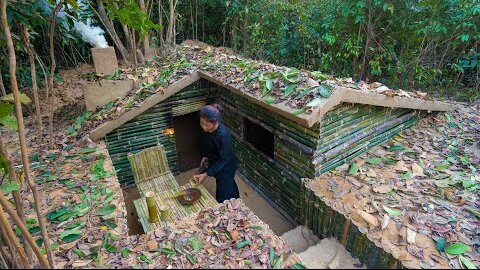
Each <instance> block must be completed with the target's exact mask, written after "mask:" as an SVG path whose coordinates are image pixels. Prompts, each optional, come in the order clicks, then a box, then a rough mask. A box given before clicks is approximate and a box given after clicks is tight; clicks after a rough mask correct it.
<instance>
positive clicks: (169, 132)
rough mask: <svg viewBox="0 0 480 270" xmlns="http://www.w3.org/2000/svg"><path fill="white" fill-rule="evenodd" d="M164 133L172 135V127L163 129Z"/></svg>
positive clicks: (173, 132)
mask: <svg viewBox="0 0 480 270" xmlns="http://www.w3.org/2000/svg"><path fill="white" fill-rule="evenodd" d="M164 133H165V134H167V135H173V134H175V131H174V129H173V128H167V129H165V131H164Z"/></svg>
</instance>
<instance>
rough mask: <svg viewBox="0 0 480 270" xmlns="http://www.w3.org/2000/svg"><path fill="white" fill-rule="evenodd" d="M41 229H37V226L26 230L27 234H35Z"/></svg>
mask: <svg viewBox="0 0 480 270" xmlns="http://www.w3.org/2000/svg"><path fill="white" fill-rule="evenodd" d="M41 230H42V229H41V228H40V227H39V226H35V227H32V228H30V229H28V232H29V233H30V234H36V233H39V232H40V231H41Z"/></svg>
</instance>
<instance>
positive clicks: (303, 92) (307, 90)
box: [295, 88, 314, 99]
mask: <svg viewBox="0 0 480 270" xmlns="http://www.w3.org/2000/svg"><path fill="white" fill-rule="evenodd" d="M313 89H314V88H307V89H305V90H303V91H302V92H301V93H300V94H299V95H298V96H296V97H295V99H301V98H302V97H304V96H306V95H308V94H310V92H312V91H313Z"/></svg>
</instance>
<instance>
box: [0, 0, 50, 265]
mask: <svg viewBox="0 0 480 270" xmlns="http://www.w3.org/2000/svg"><path fill="white" fill-rule="evenodd" d="M0 9H1V15H2V16H1V17H2V25H3V29H4V31H5V37H6V41H7V48H8V58H9V72H10V84H11V89H12V93H13V99H14V101H15V110H16V115H17V122H18V137H19V139H20V150H21V154H22V163H23V172H24V175H25V180H26V181H27V183H28V185H29V187H30V189H31V190H32V193H33V199H34V202H35V211H36V213H37V219H38V223H39V225H40V228H41V231H42V238H43V243H44V245H45V250H46V252H47V257H48V261H49V264H50V267H52V268H54V267H55V263H54V261H53V256H52V251H51V249H50V239H49V238H48V233H47V228H46V226H45V222H44V220H43V213H42V210H41V209H40V207H41V200H40V198H39V194H38V189H37V186H36V185H35V183H33V181H32V179H31V177H30V175H31V173H30V164H29V161H28V148H27V141H26V139H25V126H24V124H23V112H22V105H21V103H20V93H19V91H18V84H17V77H16V72H17V71H16V64H17V60H16V57H15V49H14V47H13V41H12V35H11V33H10V27H9V25H8V22H7V3H6V0H0Z"/></svg>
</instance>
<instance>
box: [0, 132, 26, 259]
mask: <svg viewBox="0 0 480 270" xmlns="http://www.w3.org/2000/svg"><path fill="white" fill-rule="evenodd" d="M0 155H1V156H3V157H4V158H5V159H6V160H7V164H8V177H9V178H10V182H13V183H17V184H18V186H19V187H20V190H15V191H13V192H12V195H13V200H14V201H15V206H16V210H17V214H18V216H19V217H20V219H21V220H22V222H23V224H24V225H25V226H26V224H27V223H26V222H25V209H24V208H23V200H22V196H21V195H20V191H21V190H22V183H21V181H19V179H17V174H16V172H15V165H14V164H13V162H12V160H11V159H10V156H9V155H8V153H7V149H6V148H5V145H4V144H3V140H2V138H1V137H0ZM23 247H24V249H25V254H26V255H27V258H28V260H29V261H32V249H31V248H30V247H29V246H28V243H27V242H26V241H24V242H23Z"/></svg>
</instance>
